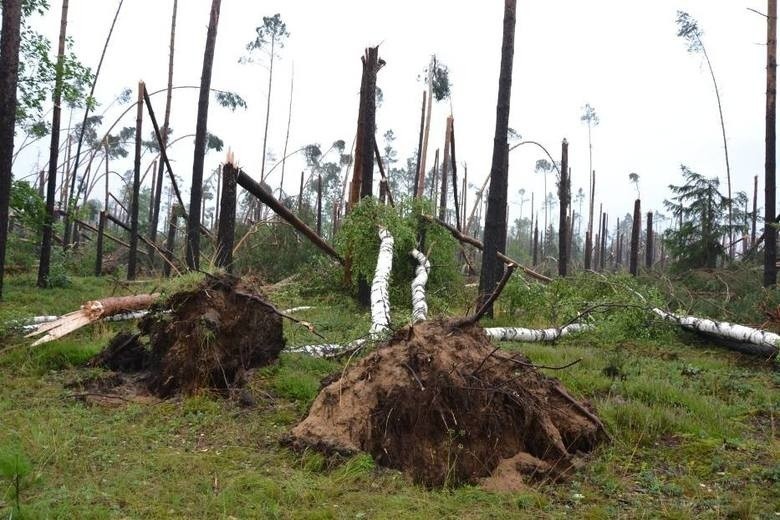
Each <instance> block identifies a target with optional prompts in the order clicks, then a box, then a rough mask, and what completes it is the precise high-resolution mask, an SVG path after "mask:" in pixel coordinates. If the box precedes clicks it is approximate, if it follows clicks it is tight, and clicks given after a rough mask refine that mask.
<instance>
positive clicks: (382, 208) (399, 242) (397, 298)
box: [335, 197, 463, 309]
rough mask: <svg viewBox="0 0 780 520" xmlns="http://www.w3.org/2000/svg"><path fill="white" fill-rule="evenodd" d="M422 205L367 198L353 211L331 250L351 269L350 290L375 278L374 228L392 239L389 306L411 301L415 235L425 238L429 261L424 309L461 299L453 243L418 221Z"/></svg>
mask: <svg viewBox="0 0 780 520" xmlns="http://www.w3.org/2000/svg"><path fill="white" fill-rule="evenodd" d="M423 208H424V206H423V204H421V203H418V202H415V201H409V202H408V203H405V204H400V205H397V206H396V207H395V208H392V207H391V206H386V205H383V204H381V203H379V201H377V200H376V199H374V198H371V197H366V198H364V199H362V200H361V201H360V203H359V204H358V205H357V206H356V207H355V208H353V210H352V211H351V212H350V214H349V215H348V216H347V218H346V219H345V220H344V223H343V225H342V227H341V229H340V230H339V233H338V235H337V236H336V240H335V244H336V249H337V250H338V251H339V253H340V254H341V255H342V256H343V257H344V258H349V259H350V261H351V266H352V280H351V281H352V288H353V289H357V286H358V281H359V280H360V278H361V277H362V278H363V279H364V280H366V281H367V282H368V283H371V280H372V279H373V277H374V270H375V269H376V260H377V252H378V251H379V243H380V240H379V234H378V229H379V226H383V227H385V228H387V230H388V231H389V232H390V234H391V235H392V236H393V240H394V245H393V270H392V273H391V282H390V291H389V292H390V301H391V302H392V303H393V305H394V306H397V307H399V308H405V309H408V308H409V306H410V302H411V286H410V283H411V280H412V278H413V277H414V268H415V264H414V261H413V260H412V259H411V257H410V256H409V252H410V251H411V250H412V249H415V248H418V243H417V234H418V231H419V232H421V233H424V234H425V243H426V247H427V248H428V249H429V250H430V251H428V250H425V251H423V252H424V253H425V254H426V255H428V260H429V261H430V262H431V273H430V277H429V278H428V286H427V293H428V295H429V300H428V304H429V306H431V307H438V308H439V309H442V308H447V307H449V306H450V305H452V304H454V303H456V302H458V295H459V294H462V287H463V279H462V276H461V275H460V273H459V271H458V265H459V264H458V262H457V257H456V254H457V251H458V244H457V242H456V241H455V239H454V238H452V236H451V235H450V234H449V233H448V232H447V231H446V230H444V229H442V228H441V227H440V226H438V225H436V224H430V223H428V222H426V221H424V220H422V219H421V218H420V214H421V212H422V210H423Z"/></svg>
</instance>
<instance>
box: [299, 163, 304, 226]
mask: <svg viewBox="0 0 780 520" xmlns="http://www.w3.org/2000/svg"><path fill="white" fill-rule="evenodd" d="M302 211H303V170H301V187H300V188H299V189H298V215H299V216H300V215H301V212H302Z"/></svg>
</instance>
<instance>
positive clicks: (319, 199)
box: [317, 175, 322, 237]
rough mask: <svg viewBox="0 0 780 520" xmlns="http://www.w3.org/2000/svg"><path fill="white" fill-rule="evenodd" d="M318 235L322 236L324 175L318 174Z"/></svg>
mask: <svg viewBox="0 0 780 520" xmlns="http://www.w3.org/2000/svg"><path fill="white" fill-rule="evenodd" d="M317 235H318V236H320V237H321V236H322V175H317Z"/></svg>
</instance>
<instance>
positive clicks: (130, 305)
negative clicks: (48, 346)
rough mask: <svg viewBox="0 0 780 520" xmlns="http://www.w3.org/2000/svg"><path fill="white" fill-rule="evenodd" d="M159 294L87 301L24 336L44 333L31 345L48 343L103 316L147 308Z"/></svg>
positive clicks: (29, 336)
mask: <svg viewBox="0 0 780 520" xmlns="http://www.w3.org/2000/svg"><path fill="white" fill-rule="evenodd" d="M159 296H160V295H159V294H138V295H135V296H115V297H112V298H104V299H102V300H94V301H88V302H86V303H84V304H83V305H82V306H81V308H80V309H79V310H77V311H74V312H71V313H68V314H66V315H64V316H62V317H60V318H59V319H58V320H56V321H52V322H49V323H43V324H41V325H40V326H38V327H37V328H36V329H35V330H34V331H33V332H31V333H29V334H28V335H27V336H25V337H27V338H31V337H35V336H39V335H41V334H44V333H45V335H44V336H43V337H41V338H39V339H38V340H36V341H35V342H34V343H33V344H32V346H36V345H41V344H43V343H48V342H49V341H54V340H55V339H59V338H61V337H63V336H65V335H67V334H70V333H71V332H73V331H74V330H78V329H80V328H81V327H84V326H85V325H89V324H90V323H94V322H96V321H98V320H101V319H103V318H107V317H109V316H113V315H115V314H122V313H126V312H131V311H139V310H144V309H148V308H149V307H150V306H151V305H152V304H153V303H154V302H155V301H156V300H157V298H158V297H159Z"/></svg>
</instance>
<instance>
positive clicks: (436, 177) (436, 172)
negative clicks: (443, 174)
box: [430, 148, 439, 213]
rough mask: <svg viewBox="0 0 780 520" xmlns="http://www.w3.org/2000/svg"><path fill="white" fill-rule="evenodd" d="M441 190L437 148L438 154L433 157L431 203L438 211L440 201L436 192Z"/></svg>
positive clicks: (434, 209)
mask: <svg viewBox="0 0 780 520" xmlns="http://www.w3.org/2000/svg"><path fill="white" fill-rule="evenodd" d="M438 192H439V149H438V148H437V149H436V155H435V156H434V158H433V173H432V175H431V196H430V199H431V204H433V211H434V213H436V210H437V207H438V202H437V200H436V194H437V193H438Z"/></svg>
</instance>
